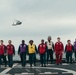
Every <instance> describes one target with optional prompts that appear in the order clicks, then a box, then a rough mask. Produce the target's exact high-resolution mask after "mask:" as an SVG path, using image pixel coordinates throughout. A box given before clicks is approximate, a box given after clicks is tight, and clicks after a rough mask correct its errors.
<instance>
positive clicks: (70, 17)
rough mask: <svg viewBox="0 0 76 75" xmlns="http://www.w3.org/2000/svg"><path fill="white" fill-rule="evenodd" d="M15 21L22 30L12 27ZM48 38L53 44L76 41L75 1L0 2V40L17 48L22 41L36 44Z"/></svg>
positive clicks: (9, 0)
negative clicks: (9, 42)
mask: <svg viewBox="0 0 76 75" xmlns="http://www.w3.org/2000/svg"><path fill="white" fill-rule="evenodd" d="M15 20H20V21H22V25H21V26H15V27H14V26H12V23H13V22H14V21H15ZM48 35H51V36H52V39H53V41H56V38H57V37H58V36H60V37H61V38H62V40H63V39H64V40H63V41H65V42H66V40H67V39H71V40H73V41H74V38H75V37H76V0H0V38H1V39H4V40H5V41H7V40H8V39H11V40H13V41H14V43H15V44H19V43H20V41H21V39H25V40H26V41H29V40H30V39H34V41H35V42H36V43H39V42H40V39H42V38H44V39H47V36H48Z"/></svg>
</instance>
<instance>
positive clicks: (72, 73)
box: [0, 63, 76, 75]
mask: <svg viewBox="0 0 76 75" xmlns="http://www.w3.org/2000/svg"><path fill="white" fill-rule="evenodd" d="M0 75H76V64H75V63H73V64H67V63H62V65H56V64H48V65H46V67H41V66H40V63H37V65H36V66H32V67H30V65H29V64H26V66H25V67H22V66H21V64H19V63H14V65H13V67H12V68H9V67H8V66H7V67H4V65H2V66H1V68H0Z"/></svg>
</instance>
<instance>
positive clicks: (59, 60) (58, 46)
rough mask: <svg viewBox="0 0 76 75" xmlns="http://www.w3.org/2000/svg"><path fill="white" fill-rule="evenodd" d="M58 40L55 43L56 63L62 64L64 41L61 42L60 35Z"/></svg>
mask: <svg viewBox="0 0 76 75" xmlns="http://www.w3.org/2000/svg"><path fill="white" fill-rule="evenodd" d="M57 40H58V42H56V43H55V47H54V50H55V54H56V64H57V65H58V64H59V63H60V64H62V52H63V50H64V46H63V43H62V42H60V37H58V38H57Z"/></svg>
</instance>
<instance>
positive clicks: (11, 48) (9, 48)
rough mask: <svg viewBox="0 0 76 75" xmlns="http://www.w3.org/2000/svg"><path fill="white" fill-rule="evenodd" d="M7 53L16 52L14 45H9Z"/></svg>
mask: <svg viewBox="0 0 76 75" xmlns="http://www.w3.org/2000/svg"><path fill="white" fill-rule="evenodd" d="M7 53H8V55H13V54H14V46H13V45H7Z"/></svg>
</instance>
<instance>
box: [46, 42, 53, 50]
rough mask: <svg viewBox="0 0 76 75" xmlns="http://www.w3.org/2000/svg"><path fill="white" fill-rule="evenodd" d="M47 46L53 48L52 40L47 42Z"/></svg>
mask: <svg viewBox="0 0 76 75" xmlns="http://www.w3.org/2000/svg"><path fill="white" fill-rule="evenodd" d="M47 48H48V49H52V50H53V42H47Z"/></svg>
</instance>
